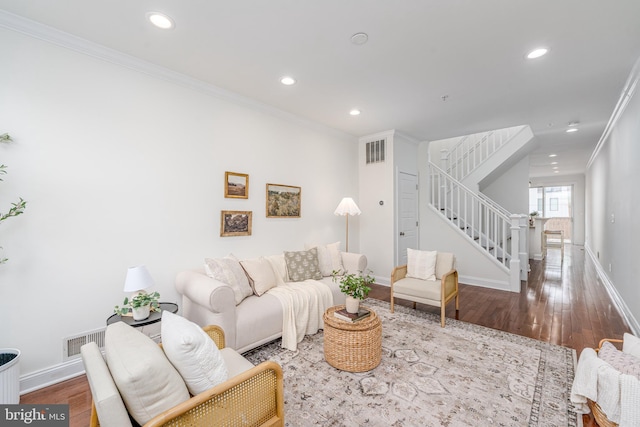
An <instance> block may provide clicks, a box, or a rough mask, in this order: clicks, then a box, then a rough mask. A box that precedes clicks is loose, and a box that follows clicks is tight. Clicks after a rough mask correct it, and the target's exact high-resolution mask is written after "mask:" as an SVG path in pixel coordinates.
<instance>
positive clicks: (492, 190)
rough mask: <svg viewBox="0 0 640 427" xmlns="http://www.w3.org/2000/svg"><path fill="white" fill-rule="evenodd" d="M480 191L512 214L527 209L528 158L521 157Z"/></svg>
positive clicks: (521, 212) (524, 211)
mask: <svg viewBox="0 0 640 427" xmlns="http://www.w3.org/2000/svg"><path fill="white" fill-rule="evenodd" d="M480 191H481V192H482V193H483V194H485V195H487V196H488V197H489V198H490V199H492V200H493V201H494V202H497V203H498V204H499V205H500V206H502V207H503V208H505V209H506V210H508V211H509V212H511V213H513V214H527V213H528V212H527V211H528V209H529V156H528V155H527V156H525V157H523V158H522V159H521V160H520V161H518V162H517V163H516V164H515V165H513V166H512V167H510V168H509V169H508V170H506V171H505V172H504V173H503V174H501V175H500V176H499V177H496V178H495V179H494V180H493V181H492V182H491V183H489V184H487V185H486V186H483V185H482V184H481V186H480Z"/></svg>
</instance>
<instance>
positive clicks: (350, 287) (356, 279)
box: [332, 271, 375, 313]
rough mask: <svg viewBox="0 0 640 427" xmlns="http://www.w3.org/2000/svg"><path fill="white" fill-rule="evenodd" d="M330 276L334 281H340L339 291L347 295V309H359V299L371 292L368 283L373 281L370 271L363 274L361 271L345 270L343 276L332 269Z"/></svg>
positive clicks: (355, 310) (353, 310)
mask: <svg viewBox="0 0 640 427" xmlns="http://www.w3.org/2000/svg"><path fill="white" fill-rule="evenodd" d="M332 276H333V281H334V282H337V281H339V282H340V291H341V292H342V293H343V294H346V295H347V300H346V303H345V305H346V308H347V311H348V312H349V313H357V312H358V310H359V309H360V301H362V300H363V299H365V298H366V297H367V295H369V292H371V288H370V287H369V285H370V284H372V283H374V282H375V279H374V277H373V276H371V271H369V272H368V273H367V274H366V275H363V274H362V272H358V274H356V273H348V272H345V274H344V275H343V276H338V272H337V271H334V272H333V273H332Z"/></svg>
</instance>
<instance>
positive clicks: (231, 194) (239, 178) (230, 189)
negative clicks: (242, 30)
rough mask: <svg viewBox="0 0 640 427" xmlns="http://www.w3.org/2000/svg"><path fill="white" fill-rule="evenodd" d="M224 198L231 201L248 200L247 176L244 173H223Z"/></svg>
mask: <svg viewBox="0 0 640 427" xmlns="http://www.w3.org/2000/svg"><path fill="white" fill-rule="evenodd" d="M224 197H226V198H231V199H248V198H249V175H247V174H246V173H236V172H225V173H224Z"/></svg>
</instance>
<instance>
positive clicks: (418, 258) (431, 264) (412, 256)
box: [407, 249, 438, 280]
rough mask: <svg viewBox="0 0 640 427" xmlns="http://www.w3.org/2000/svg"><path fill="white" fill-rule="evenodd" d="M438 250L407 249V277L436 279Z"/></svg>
mask: <svg viewBox="0 0 640 427" xmlns="http://www.w3.org/2000/svg"><path fill="white" fill-rule="evenodd" d="M437 256H438V252H436V251H418V250H415V249H407V277H413V278H416V279H422V280H436V258H437Z"/></svg>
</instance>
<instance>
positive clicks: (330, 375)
mask: <svg viewBox="0 0 640 427" xmlns="http://www.w3.org/2000/svg"><path fill="white" fill-rule="evenodd" d="M365 305H366V306H368V307H370V308H372V309H373V310H375V311H376V313H377V314H378V316H380V318H381V320H382V347H383V348H382V362H381V363H380V365H379V366H378V367H377V368H375V369H373V370H372V371H369V372H363V373H350V372H344V371H340V370H338V369H336V368H333V367H332V366H330V365H329V364H328V363H327V362H325V360H324V357H323V334H322V332H320V333H317V334H315V335H311V336H307V337H305V339H304V340H303V341H302V342H301V343H300V344H299V345H298V350H297V351H295V352H292V351H288V350H284V349H282V348H281V347H280V340H277V341H274V342H272V343H269V344H267V345H265V346H262V347H260V348H257V349H254V350H251V351H250V352H248V353H246V354H245V357H247V358H248V359H249V360H250V361H251V362H253V363H255V364H257V363H260V362H262V361H264V360H274V361H276V362H278V363H280V365H281V366H282V367H283V371H284V384H285V420H286V425H287V426H296V427H297V426H451V427H453V426H467V425H474V426H475V425H494V426H544V427H551V426H563V427H564V426H577V425H581V424H582V423H581V419H580V421H578V416H577V415H576V413H575V412H574V411H573V408H572V406H571V404H570V402H569V392H570V389H571V384H572V381H573V370H574V364H575V351H574V350H572V349H569V348H565V347H561V346H557V345H551V344H547V343H543V342H540V341H536V340H533V339H530V338H525V337H521V336H518V335H513V334H509V333H505V332H501V331H496V330H494V329H489V328H484V327H481V326H477V325H472V324H469V323H465V322H460V321H456V320H454V319H449V318H448V319H447V325H446V327H445V328H441V327H440V319H439V317H438V316H435V315H432V314H429V313H423V312H420V311H416V310H412V309H409V308H406V307H398V306H396V312H395V313H393V314H391V313H390V312H389V304H388V303H386V302H383V301H378V300H372V299H367V300H366V301H365ZM578 423H579V424H578Z"/></svg>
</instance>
